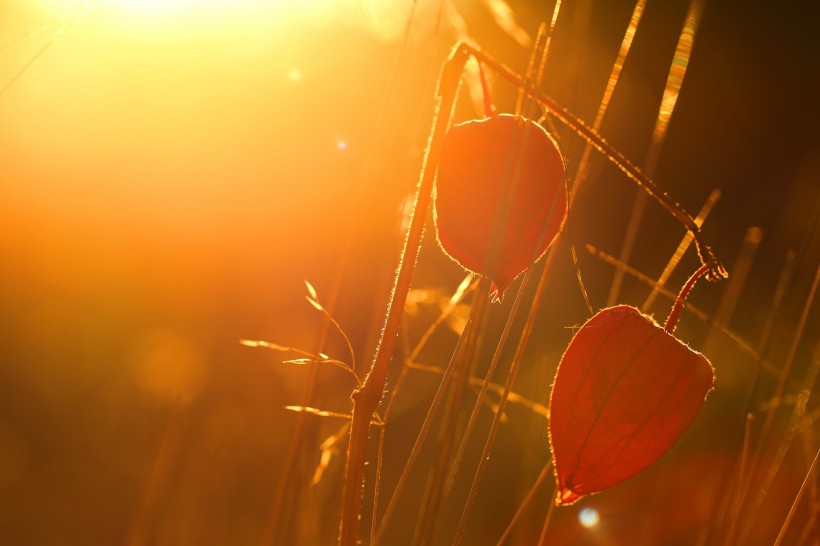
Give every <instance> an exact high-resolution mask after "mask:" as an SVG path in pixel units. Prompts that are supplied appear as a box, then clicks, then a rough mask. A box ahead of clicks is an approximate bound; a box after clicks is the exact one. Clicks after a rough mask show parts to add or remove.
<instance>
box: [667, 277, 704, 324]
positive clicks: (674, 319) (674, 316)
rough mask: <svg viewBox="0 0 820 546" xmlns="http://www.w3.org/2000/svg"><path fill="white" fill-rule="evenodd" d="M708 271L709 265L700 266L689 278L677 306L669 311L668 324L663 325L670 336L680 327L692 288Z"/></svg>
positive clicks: (676, 302)
mask: <svg viewBox="0 0 820 546" xmlns="http://www.w3.org/2000/svg"><path fill="white" fill-rule="evenodd" d="M708 270H709V266H708V265H702V266H700V268H698V270H697V271H695V272H694V273H692V276H691V277H689V280H687V281H686V284H684V285H683V288H681V290H680V293H679V294H678V297H677V299H675V304H674V305H672V310H671V311H669V317H668V318H667V319H666V324H664V325H663V329H664V330H666V331H667V332H669V333H670V334H671V333H672V332H674V331H675V327H676V326H677V325H678V319H679V318H680V312H681V310H682V309H683V304H684V303H685V302H686V298H687V297H688V296H689V292H691V291H692V287H694V286H695V283H696V282H697V280H698V279H699V278H701V276H703V274H704V273H706V272H707V271H708Z"/></svg>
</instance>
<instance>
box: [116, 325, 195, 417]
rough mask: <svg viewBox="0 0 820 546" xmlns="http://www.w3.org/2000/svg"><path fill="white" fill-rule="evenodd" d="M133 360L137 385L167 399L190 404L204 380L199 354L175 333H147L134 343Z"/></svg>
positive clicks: (191, 345) (172, 401)
mask: <svg viewBox="0 0 820 546" xmlns="http://www.w3.org/2000/svg"><path fill="white" fill-rule="evenodd" d="M132 362H133V364H132V365H133V371H134V376H135V379H136V382H137V384H139V385H140V386H141V387H142V388H144V389H145V390H146V391H149V392H151V393H153V394H155V395H158V396H159V397H160V398H162V399H164V400H165V401H167V402H171V403H177V404H181V405H186V404H188V403H190V402H191V401H192V400H193V399H194V398H195V397H196V396H197V395H198V394H199V393H200V392H201V391H202V388H203V387H204V384H205V381H206V375H207V370H206V368H205V363H204V361H203V358H202V353H201V352H200V350H199V349H198V348H197V347H196V346H194V345H193V344H192V343H191V342H190V341H188V340H186V339H184V338H183V337H181V336H179V335H177V334H176V333H174V332H168V331H156V332H152V333H151V334H149V335H148V336H146V337H145V338H144V339H143V340H141V341H140V342H139V343H138V344H137V346H136V348H135V350H134V353H133V361H132Z"/></svg>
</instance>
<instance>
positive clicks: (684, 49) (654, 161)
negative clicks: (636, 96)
mask: <svg viewBox="0 0 820 546" xmlns="http://www.w3.org/2000/svg"><path fill="white" fill-rule="evenodd" d="M705 4H706V0H692V1H691V2H690V3H689V9H688V10H687V12H686V19H685V21H684V24H683V29H682V30H681V33H680V37H679V38H678V44H677V46H676V47H675V55H674V56H673V57H672V65H671V66H670V67H669V75H668V76H667V79H666V86H665V87H664V90H663V98H662V99H661V104H660V108H659V109H658V117H657V119H656V120H655V128H654V130H653V132H652V140H651V141H650V144H649V151H648V152H647V156H646V161H645V163H644V172H645V173H646V175H647V176H648V177H650V178H652V177H653V176H655V169H656V168H657V166H658V161H659V159H660V155H661V150H662V149H663V143H664V141H665V140H666V133H667V130H668V128H669V120H670V119H671V118H672V113H673V112H674V111H675V105H676V104H677V101H678V96H679V95H680V89H681V86H682V85H683V79H684V77H685V76H686V68H687V66H688V65H689V59H690V57H691V56H692V45H693V44H694V41H695V35H696V34H697V30H698V25H699V24H700V17H701V15H702V14H703V7H704V5H705ZM646 200H647V198H646V195H645V194H643V193H639V194H638V195H637V196H636V197H635V204H634V205H633V207H632V213H631V214H630V217H629V223H628V224H627V228H626V233H625V234H624V241H623V244H622V246H621V253H620V255H619V256H618V259H620V260H621V261H622V262H624V263H629V261H630V258H631V256H632V248H633V247H634V245H635V240H636V238H637V236H638V229H639V228H640V225H641V221H642V219H643V213H644V209H645V208H646ZM623 278H624V276H623V272H622V271H620V270H615V277H614V278H613V279H612V285H611V286H610V289H609V296H607V303H606V304H607V307H610V306H612V305H615V304H616V303H617V299H618V294H619V292H620V290H621V283H623Z"/></svg>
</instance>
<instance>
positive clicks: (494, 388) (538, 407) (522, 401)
mask: <svg viewBox="0 0 820 546" xmlns="http://www.w3.org/2000/svg"><path fill="white" fill-rule="evenodd" d="M410 368H411V369H414V370H420V371H424V372H430V373H435V374H438V375H442V374H443V373H444V368H442V367H440V366H432V365H429V364H420V363H418V362H414V363H412V364H410ZM467 381H468V382H469V384H470V386H472V387H477V388H479V389H480V388H481V385H482V383H484V378H482V377H477V376H475V375H472V374H471V375H470V376H469V377H468V378H467ZM487 391H488V392H494V393H495V394H498V395H499V396H500V395H501V394H503V392H504V386H503V385H499V384H498V383H492V382H491V383H489V384H488V385H487ZM476 394H478V392H476ZM509 399H510V402H513V403H515V404H519V405H521V406H523V407H525V408H527V409H529V410H531V411H532V412H533V413H535V414H537V415H540V416H542V417H549V408H548V407H546V406H545V405H543V404H540V403H538V402H536V401H535V400H531V399H529V398H527V397H525V396H522V395H520V394H518V393H516V392H514V391H513V392H510V396H509Z"/></svg>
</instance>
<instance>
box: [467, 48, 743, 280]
mask: <svg viewBox="0 0 820 546" xmlns="http://www.w3.org/2000/svg"><path fill="white" fill-rule="evenodd" d="M457 47H458V48H459V49H462V50H465V51H466V52H467V53H469V54H470V55H473V56H475V57H477V58H478V59H479V60H480V61H481V62H482V63H484V64H485V65H487V66H488V67H490V68H492V69H493V71H495V72H496V73H498V74H499V75H500V76H502V77H503V78H505V79H506V80H508V81H509V82H510V83H512V84H513V85H517V86H522V87H524V88H525V89H526V90H527V92H528V93H529V94H530V96H531V97H532V98H533V99H534V100H535V101H536V102H537V103H538V104H539V105H540V106H541V108H543V109H545V110H547V111H549V112H550V113H551V114H552V115H553V116H554V117H555V118H556V119H557V120H558V121H560V122H561V123H563V124H564V125H566V126H567V127H568V128H569V129H570V130H572V131H573V132H574V133H576V134H577V135H578V136H580V137H581V138H583V139H584V140H586V141H587V142H588V143H589V144H591V145H592V146H593V147H594V148H595V149H596V150H598V151H599V152H600V153H602V154H603V155H604V156H605V157H606V158H607V160H608V161H610V162H611V163H612V164H613V165H615V166H616V167H618V169H620V170H621V172H623V173H624V174H625V175H626V176H627V177H628V178H629V179H630V180H632V181H633V182H635V183H636V184H638V186H639V187H640V188H641V189H643V190H644V191H645V192H646V193H648V194H649V195H650V196H651V197H652V198H653V199H655V200H656V201H658V203H659V204H660V205H661V206H662V207H663V208H665V209H666V211H667V212H669V213H670V214H671V215H672V216H673V217H674V218H675V219H676V220H677V221H678V222H680V223H681V224H682V225H683V226H684V227H686V229H688V230H689V231H691V232H692V235H693V237H694V239H695V245H696V247H697V250H698V256H699V257H700V260H701V263H703V264H706V265H709V273H708V274H707V279H709V280H712V281H715V280H720V279H725V278H727V277H728V276H729V275H728V273H727V272H726V269H725V268H724V267H723V264H721V263H720V260H718V259H717V257H716V256H715V254H714V252H713V251H712V249H711V247H710V246H709V245H708V244H707V243H706V241H705V240H704V238H703V234H702V232H701V230H700V228H699V227H698V226H697V225H696V224H695V221H694V219H693V218H692V217H691V216H689V214H688V213H687V212H686V211H685V210H684V209H683V208H682V207H681V206H680V205H679V204H678V203H677V202H676V201H675V200H674V199H672V197H670V196H669V195H668V194H667V193H666V192H664V191H663V190H661V189H660V188H659V187H658V185H657V184H656V183H655V182H653V181H652V180H651V179H650V178H649V177H647V176H646V175H645V174H644V173H643V171H642V170H641V169H640V168H638V167H637V166H636V165H635V164H634V163H632V162H631V161H630V160H629V159H628V158H627V157H626V156H624V155H623V154H622V153H621V152H619V151H618V150H617V149H616V148H614V147H613V146H612V145H610V144H609V142H607V140H606V139H605V138H604V137H602V136H601V135H600V133H598V131H596V130H594V129H592V128H591V127H590V126H589V125H587V124H586V122H584V121H583V120H582V119H580V118H579V117H577V116H576V115H575V114H573V113H572V112H570V111H569V110H568V109H566V108H564V107H563V106H561V105H560V104H559V103H558V102H556V101H555V99H553V98H552V97H550V96H549V95H547V94H545V93H544V92H542V91H540V90H538V89H535V88H533V87H532V86H531V85H530V84H529V83H528V82H527V81H526V80H525V79H524V78H522V77H521V76H519V75H518V74H516V73H515V72H513V71H512V70H511V69H510V68H508V67H507V66H505V65H504V64H503V63H500V62H498V61H496V60H495V59H494V58H492V57H490V56H489V55H487V54H486V53H484V52H482V51H481V50H479V49H476V48H475V47H473V46H471V45H469V44H460V45H459V46H457Z"/></svg>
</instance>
